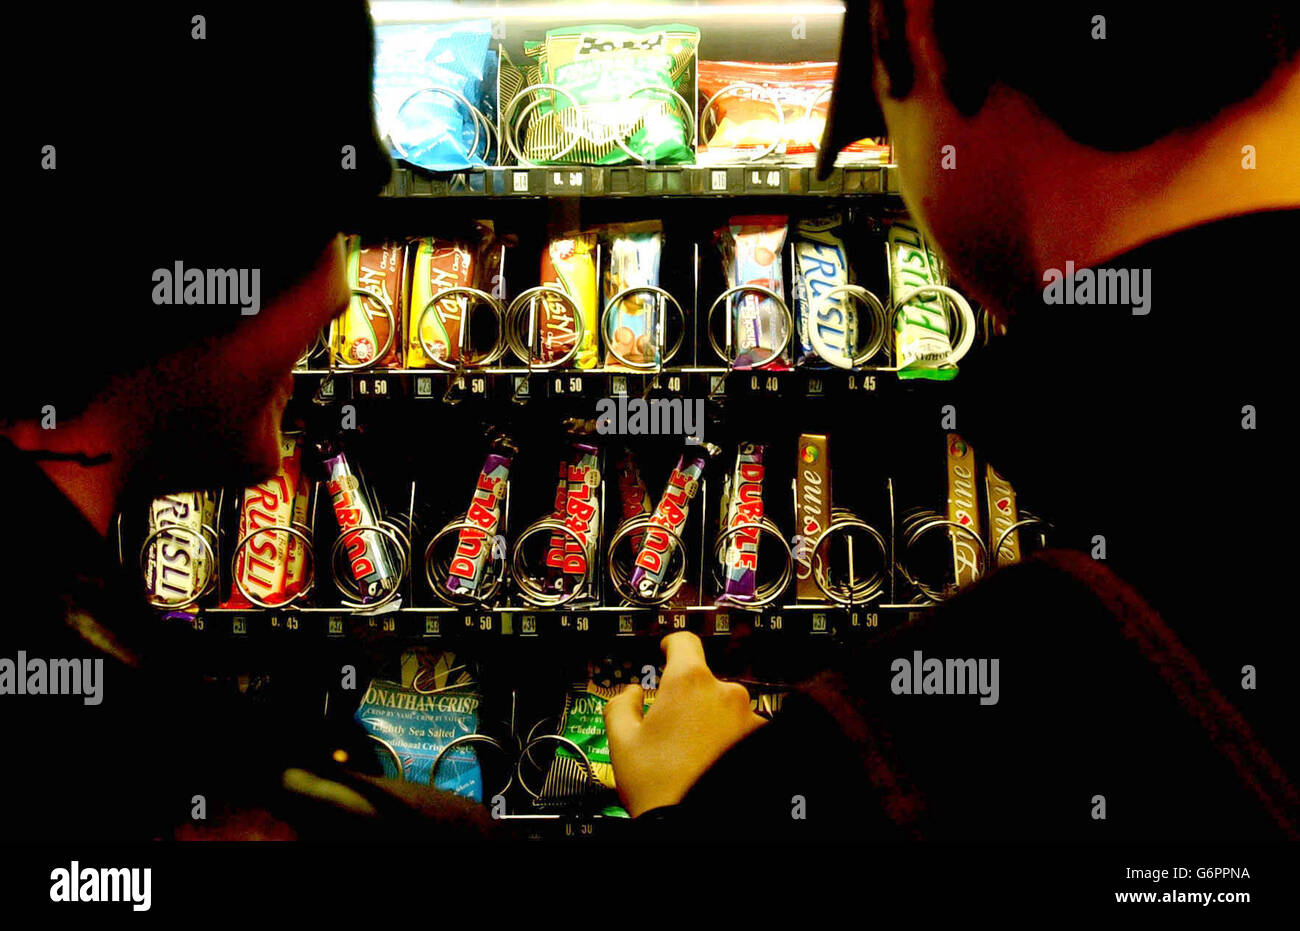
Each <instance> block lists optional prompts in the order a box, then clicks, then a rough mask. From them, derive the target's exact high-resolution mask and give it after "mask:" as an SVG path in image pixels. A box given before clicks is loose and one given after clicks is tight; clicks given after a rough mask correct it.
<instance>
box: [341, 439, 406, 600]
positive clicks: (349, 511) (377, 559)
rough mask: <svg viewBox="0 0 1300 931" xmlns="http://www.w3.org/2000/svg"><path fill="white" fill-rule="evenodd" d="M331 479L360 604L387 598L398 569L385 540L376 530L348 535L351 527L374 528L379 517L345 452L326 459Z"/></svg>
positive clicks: (360, 531) (395, 580) (354, 532)
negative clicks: (390, 559)
mask: <svg viewBox="0 0 1300 931" xmlns="http://www.w3.org/2000/svg"><path fill="white" fill-rule="evenodd" d="M325 469H326V471H327V473H328V475H329V477H328V478H327V479H326V480H325V488H326V489H327V490H328V491H329V493H330V503H331V504H332V505H333V506H334V517H335V519H337V520H338V524H339V531H340V532H341V533H343V534H344V535H345V536H346V539H347V542H346V543H344V544H343V546H344V548H345V549H346V551H347V556H348V564H349V566H350V567H351V569H352V577H353V578H354V579H356V582H357V588H358V589H359V590H360V601H361V603H362V604H368V603H370V602H372V601H378V600H379V599H380V598H382V597H383V596H384V595H387V594H388V593H389V592H390V591H391V590H392V587H393V585H395V584H396V582H397V570H396V569H395V568H394V567H393V565H392V563H391V562H390V561H389V558H388V552H387V549H386V548H385V546H384V542H383V538H382V537H381V536H380V535H379V534H378V533H376V532H375V531H373V530H359V531H353V532H349V528H352V527H362V526H367V525H368V526H372V527H373V526H375V525H376V524H377V523H378V516H377V515H376V514H375V511H374V509H373V508H372V507H371V505H370V500H369V498H368V497H367V496H366V492H365V489H364V488H363V487H362V485H361V479H360V477H359V476H358V475H357V474H356V473H355V472H353V471H352V467H351V466H350V465H348V460H347V456H345V455H344V454H343V453H338V454H337V455H334V456H331V457H329V458H327V459H326V460H325Z"/></svg>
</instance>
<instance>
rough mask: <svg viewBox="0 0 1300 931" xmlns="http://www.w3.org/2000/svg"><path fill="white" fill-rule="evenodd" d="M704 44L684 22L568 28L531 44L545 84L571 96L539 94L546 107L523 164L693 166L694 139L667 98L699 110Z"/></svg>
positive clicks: (527, 140)
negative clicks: (699, 59)
mask: <svg viewBox="0 0 1300 931" xmlns="http://www.w3.org/2000/svg"><path fill="white" fill-rule="evenodd" d="M699 43H700V30H699V29H698V28H696V27H695V26H684V25H681V24H678V23H673V24H670V25H664V26H646V27H644V28H641V29H634V28H632V27H630V26H618V25H606V24H596V25H589V26H566V27H563V28H557V29H550V30H548V31H547V33H546V39H545V40H544V41H542V42H526V43H524V53H525V54H526V55H527V56H529V57H530V58H532V59H534V60H535V61H536V62H537V69H538V72H537V73H538V78H539V80H540V82H541V83H545V84H554V85H556V86H558V87H560V88H562V89H563V91H565V92H566V93H556V92H551V93H545V92H538V93H537V94H536V95H534V97H533V99H536V100H540V101H541V103H540V104H539V105H538V107H537V108H536V109H535V110H534V111H533V112H532V115H531V118H530V119H529V121H528V126H527V129H526V130H525V131H524V133H523V147H522V149H523V155H524V157H525V158H527V159H528V160H529V161H533V162H540V163H549V164H560V165H618V164H626V163H628V162H637V161H640V160H645V161H652V162H655V163H658V164H676V163H682V162H692V161H694V159H695V148H694V141H695V140H694V139H693V138H692V137H691V133H690V130H689V127H688V125H687V122H686V117H685V115H684V114H683V113H682V110H681V106H680V104H679V103H678V102H677V100H676V99H675V98H674V97H673V95H672V94H671V93H668V92H669V91H672V92H674V93H677V94H679V95H681V97H682V98H683V99H684V100H685V101H686V102H687V105H688V106H691V105H693V101H694V97H695V91H694V87H693V85H692V76H693V74H694V62H695V50H696V49H697V48H698V46H699ZM574 104H576V105H577V108H576V109H575V107H574ZM579 111H581V112H579ZM620 143H621V144H620ZM629 150H630V152H629ZM630 153H635V155H633V154H630Z"/></svg>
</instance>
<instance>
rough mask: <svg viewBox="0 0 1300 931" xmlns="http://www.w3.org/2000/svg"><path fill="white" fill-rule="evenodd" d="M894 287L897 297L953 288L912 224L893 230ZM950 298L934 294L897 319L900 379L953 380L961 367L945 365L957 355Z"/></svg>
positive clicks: (918, 300) (911, 304) (892, 291)
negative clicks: (950, 324) (951, 330)
mask: <svg viewBox="0 0 1300 931" xmlns="http://www.w3.org/2000/svg"><path fill="white" fill-rule="evenodd" d="M888 250H889V253H888V254H889V288H890V295H891V298H893V299H895V302H896V298H897V297H898V295H900V294H902V293H903V292H904V291H907V290H910V289H912V288H916V287H920V286H921V285H926V284H940V285H942V284H947V283H948V281H947V275H946V274H945V272H944V268H943V262H942V260H940V258H939V257H938V256H937V255H936V254H935V252H934V251H933V250H932V249H931V248H930V245H929V243H927V242H926V241H925V237H924V236H922V235H921V232H920V230H918V229H917V228H916V227H915V226H912V225H910V224H907V223H901V222H895V223H892V224H890V226H889V244H888ZM948 322H949V321H948V313H947V311H946V310H945V309H944V299H943V297H942V296H941V295H938V294H934V295H930V296H928V297H926V298H925V299H924V300H922V299H921V298H920V297H917V298H914V299H913V300H910V301H908V302H907V305H906V306H905V307H902V308H900V309H899V311H898V314H897V316H895V318H894V356H895V359H896V360H897V362H896V364H897V365H898V366H899V369H900V370H899V373H898V377H899V378H929V379H932V380H934V381H949V380H951V379H952V378H954V377H955V376H956V375H957V366H956V365H953V364H951V363H947V362H945V360H946V359H947V358H948V357H949V356H950V355H951V354H952V340H951V339H950V334H949V332H948Z"/></svg>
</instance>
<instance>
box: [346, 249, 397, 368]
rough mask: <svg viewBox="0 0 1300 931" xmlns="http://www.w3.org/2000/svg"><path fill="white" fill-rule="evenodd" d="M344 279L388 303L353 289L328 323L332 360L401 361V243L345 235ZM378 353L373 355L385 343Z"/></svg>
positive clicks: (353, 362) (381, 363)
mask: <svg viewBox="0 0 1300 931" xmlns="http://www.w3.org/2000/svg"><path fill="white" fill-rule="evenodd" d="M347 263H348V283H349V284H350V285H351V286H352V288H353V289H358V290H363V291H370V292H372V293H373V294H376V295H378V296H379V297H382V298H383V299H384V301H386V302H387V304H388V311H391V314H392V316H391V318H390V316H389V313H388V312H386V311H385V308H384V306H383V304H381V303H380V301H378V300H376V299H374V298H368V297H363V296H361V295H360V294H355V293H354V294H353V295H352V298H351V300H350V301H349V302H348V306H347V309H346V310H345V311H343V313H342V314H341V315H340V316H339V317H338V318H337V319H336V320H335V321H334V322H333V323H331V324H330V350H331V355H332V358H333V360H334V361H335V362H336V363H341V364H343V365H348V366H361V365H377V366H381V367H384V368H400V367H401V365H402V316H403V313H402V311H403V309H404V308H405V305H406V300H405V298H406V290H405V281H406V244H405V243H399V242H384V243H379V244H376V245H363V244H362V241H361V237H360V236H349V237H348V238H347ZM385 344H387V351H385V352H384V354H383V357H382V358H378V359H376V355H377V354H378V353H379V352H381V351H382V350H384V349H385Z"/></svg>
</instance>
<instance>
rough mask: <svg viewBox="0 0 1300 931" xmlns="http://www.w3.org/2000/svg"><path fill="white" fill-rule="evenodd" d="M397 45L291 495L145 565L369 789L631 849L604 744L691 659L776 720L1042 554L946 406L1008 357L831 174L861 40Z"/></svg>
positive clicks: (292, 452) (963, 302)
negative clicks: (845, 50) (1002, 571)
mask: <svg viewBox="0 0 1300 931" xmlns="http://www.w3.org/2000/svg"><path fill="white" fill-rule="evenodd" d="M371 12H372V16H373V18H374V21H375V28H376V41H375V75H374V102H375V110H376V120H377V125H378V129H379V133H380V136H381V137H382V138H383V140H384V142H385V143H386V144H387V145H388V146H389V149H390V151H391V154H392V157H393V160H394V171H393V174H392V177H391V180H390V181H389V183H388V185H387V188H386V189H385V190H384V192H383V196H382V197H380V198H379V199H378V200H377V202H376V203H374V204H373V205H372V207H371V208H370V209H369V210H368V212H367V215H366V218H365V220H364V222H362V223H360V224H359V225H358V228H356V229H354V230H350V231H349V233H350V235H349V236H348V239H347V269H348V276H349V282H350V286H351V300H350V303H349V304H348V306H347V308H346V310H344V311H343V313H342V314H340V316H339V317H338V318H337V319H335V320H334V321H333V323H332V324H331V325H330V326H329V327H328V328H327V329H325V330H323V331H322V332H321V333H320V335H319V338H318V339H317V340H316V342H315V343H314V344H313V345H311V346H307V347H304V352H303V354H302V357H301V359H300V360H299V362H298V365H297V367H296V370H295V372H294V383H295V390H294V397H293V401H292V403H291V404H290V405H289V408H288V410H287V412H286V415H285V423H284V428H283V441H282V446H281V465H280V469H279V472H278V474H277V475H276V476H275V477H274V478H272V479H270V480H268V481H266V482H263V483H261V484H259V485H257V486H255V487H252V488H212V489H194V490H193V491H191V492H189V493H185V494H176V495H171V496H168V497H167V498H163V499H159V500H157V501H154V502H153V503H152V505H151V506H150V508H149V509H148V511H147V512H140V511H133V512H129V513H127V512H124V513H122V514H121V515H119V517H118V519H117V523H116V528H115V532H116V535H117V540H118V546H119V552H120V553H121V555H122V559H123V562H124V563H126V564H128V565H131V566H132V569H134V568H135V567H134V565H133V564H134V563H136V562H138V568H139V571H140V573H142V574H143V577H144V579H145V582H146V585H147V588H148V591H149V594H150V598H151V601H152V604H153V606H154V607H155V609H156V610H157V612H158V613H159V614H160V615H163V616H166V617H168V618H171V619H172V620H177V619H180V620H181V621H183V622H185V623H188V624H190V625H191V626H192V627H193V628H194V629H195V631H196V632H197V633H198V635H199V636H200V637H201V638H202V639H203V641H204V650H205V655H206V656H207V658H208V662H209V663H210V673H211V675H213V676H217V677H226V678H228V679H229V681H230V682H231V683H233V686H234V687H237V688H239V689H241V690H243V691H245V692H247V693H250V694H252V695H254V696H256V697H260V698H261V699H263V700H265V701H268V702H275V703H279V704H281V705H283V706H285V707H289V708H292V709H294V713H297V714H300V715H303V716H317V717H319V716H324V717H325V718H326V719H328V720H332V721H335V722H348V723H351V724H355V725H356V726H359V727H360V728H361V729H362V730H363V731H364V733H365V735H366V739H367V741H368V743H367V751H366V752H365V753H364V754H361V755H360V757H358V758H354V759H352V760H351V761H350V764H351V765H355V766H356V767H357V768H358V770H359V771H363V772H369V773H373V774H378V775H382V776H384V777H386V778H388V779H392V780H404V781H407V782H416V783H422V784H425V785H429V786H433V787H436V788H440V789H444V790H447V791H449V792H454V793H458V794H461V795H464V796H467V797H469V798H471V799H474V800H476V801H479V802H482V803H483V804H484V805H486V806H488V807H489V808H490V809H491V811H492V813H493V816H494V817H498V818H503V819H511V820H515V821H517V822H518V824H519V826H520V829H521V830H522V831H524V832H525V833H526V834H529V835H533V836H537V837H541V838H549V837H565V836H574V837H579V836H595V837H601V836H609V837H617V836H619V832H621V831H624V830H626V826H627V824H628V823H629V819H628V817H627V812H626V811H625V810H624V808H623V807H622V804H621V802H620V799H619V795H618V792H617V786H616V784H615V780H614V774H613V769H612V767H611V764H610V754H609V746H608V741H607V739H606V735H605V731H604V723H603V718H602V709H603V707H604V704H605V702H607V701H608V700H609V699H610V698H611V697H612V696H614V695H615V694H617V693H618V691H619V690H620V689H621V688H623V687H624V686H625V685H628V684H636V685H639V686H641V687H642V688H643V689H644V694H645V703H646V705H647V707H648V706H650V705H652V703H653V701H654V696H655V690H656V686H657V682H658V677H659V676H660V675H661V673H662V667H663V654H662V652H661V649H660V641H661V640H662V638H663V637H664V636H665V635H667V634H671V633H674V632H677V631H690V632H693V633H694V634H696V635H698V636H699V637H700V638H701V640H702V642H703V644H704V649H705V653H706V656H707V658H708V661H709V664H710V668H711V669H712V670H713V671H714V673H715V674H716V675H717V676H718V677H719V678H722V679H725V680H730V681H734V682H739V683H741V684H743V685H744V686H745V687H746V689H747V690H748V691H749V694H750V697H751V705H752V707H753V708H754V710H755V711H756V712H757V713H758V714H760V715H764V716H771V715H773V714H776V713H778V712H779V710H780V708H781V705H782V701H783V699H784V697H785V695H786V694H787V693H788V691H789V690H790V689H791V688H792V687H793V686H794V685H795V684H796V683H798V682H800V681H802V680H804V679H806V678H807V677H809V676H811V675H814V674H815V673H816V672H818V671H819V670H821V669H823V668H825V667H826V666H827V665H828V664H830V663H831V662H833V660H834V659H835V657H836V655H837V654H838V653H840V652H841V651H843V650H845V649H847V648H849V647H850V646H852V645H853V644H854V643H862V642H865V641H868V640H870V639H871V638H874V637H878V636H881V635H882V634H883V633H884V632H886V631H888V630H889V629H891V628H892V627H894V626H897V625H899V624H903V623H906V622H907V621H908V619H909V618H911V617H913V616H915V615H916V614H917V613H918V612H921V611H924V610H925V609H927V608H928V607H930V606H933V605H935V604H937V603H939V602H941V601H943V600H945V599H947V598H949V597H951V596H952V595H953V593H955V592H956V591H958V590H959V589H960V588H962V587H964V586H966V585H969V584H971V583H972V582H974V581H975V580H977V579H978V578H980V577H981V575H982V574H984V573H985V572H987V571H989V570H990V569H991V568H992V567H994V566H998V565H1004V564H1007V563H1012V562H1016V561H1017V560H1019V559H1021V557H1022V554H1023V553H1024V552H1025V551H1026V550H1030V549H1033V548H1037V547H1041V546H1043V545H1045V541H1046V540H1047V538H1048V535H1049V533H1050V527H1049V525H1048V524H1047V522H1046V520H1047V519H1048V518H1049V517H1050V515H1042V516H1039V515H1037V514H1036V513H1035V512H1034V511H1033V508H1034V502H1033V501H1028V500H1026V501H1021V500H1018V499H1017V496H1016V492H1015V489H1013V488H1012V487H1011V485H1010V484H1009V483H1008V482H1007V481H1006V480H1005V479H1004V478H1002V477H1001V476H1000V475H999V474H998V472H997V471H996V469H995V468H994V466H993V464H991V463H989V462H987V461H986V460H985V459H983V458H982V457H981V456H980V451H979V450H977V449H974V448H972V447H971V446H970V445H968V444H967V443H966V441H965V440H964V439H963V437H962V434H961V420H960V418H959V417H958V410H957V408H956V406H955V405H954V404H953V400H952V399H953V396H954V395H953V392H954V389H955V388H956V387H957V386H959V385H960V379H961V370H962V368H963V366H964V365H965V364H967V363H968V362H969V361H970V360H971V359H973V358H975V357H977V356H978V354H979V353H980V352H981V351H985V348H986V346H987V344H988V343H990V342H991V341H995V340H997V339H998V338H999V335H1000V334H999V331H998V326H997V324H996V323H995V322H994V321H993V320H992V318H991V317H990V316H989V315H988V314H987V313H986V312H985V311H984V310H983V308H981V307H980V306H979V304H978V303H977V302H976V301H975V300H974V299H973V298H972V297H971V296H970V295H969V294H968V293H966V291H965V290H964V289H963V286H962V283H961V282H960V281H958V280H956V279H955V278H953V277H951V276H950V275H949V271H948V269H947V268H946V267H945V264H944V262H943V260H942V259H941V257H940V256H939V255H938V254H937V253H936V251H935V250H934V249H933V248H932V246H931V245H930V243H928V242H927V240H926V237H925V235H924V234H923V232H922V231H921V229H920V227H919V225H918V224H917V223H916V222H914V221H913V219H912V218H911V217H909V216H908V214H907V212H906V210H905V208H904V205H903V202H902V200H901V198H900V196H899V191H898V181H897V176H896V171H895V168H894V166H893V164H892V160H891V152H890V146H889V141H888V140H887V139H884V138H870V139H862V140H859V141H856V142H854V143H852V144H851V145H849V146H848V147H847V148H845V149H844V150H843V151H841V152H840V153H838V155H837V157H836V158H835V159H834V163H833V166H832V167H830V169H829V172H828V173H826V174H825V175H824V176H823V174H822V173H819V171H818V169H817V164H816V162H817V158H818V155H819V150H820V147H821V139H822V134H823V128H824V124H825V121H826V113H827V106H828V102H829V100H830V96H831V88H832V85H833V82H834V80H835V71H836V64H835V63H836V61H837V60H838V59H839V56H840V44H841V20H842V17H843V7H842V5H840V4H803V5H796V6H794V7H789V6H788V5H783V4H744V5H737V4H730V3H699V4H690V5H686V4H681V5H676V4H671V3H667V4H655V5H652V6H651V5H644V4H638V5H627V6H624V5H617V4H616V5H611V6H610V7H609V8H608V9H607V10H605V11H603V12H599V13H598V15H597V10H596V9H594V8H592V7H580V6H577V5H572V4H559V5H555V6H553V7H546V6H537V5H531V4H511V3H500V4H495V3H494V4H475V3H456V4H451V3H446V4H443V3H406V2H400V0H383V2H380V0H375V2H372V3H371ZM288 170H291V168H290V169H288Z"/></svg>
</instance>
